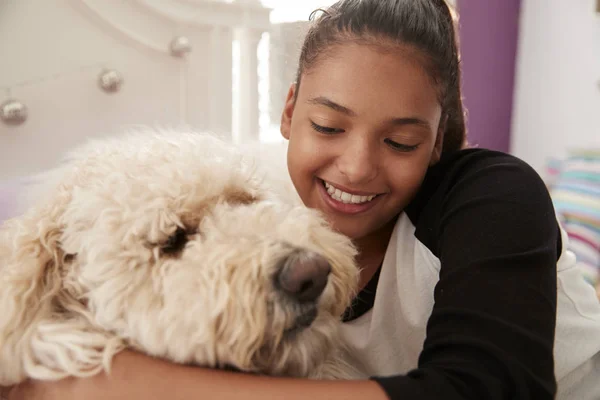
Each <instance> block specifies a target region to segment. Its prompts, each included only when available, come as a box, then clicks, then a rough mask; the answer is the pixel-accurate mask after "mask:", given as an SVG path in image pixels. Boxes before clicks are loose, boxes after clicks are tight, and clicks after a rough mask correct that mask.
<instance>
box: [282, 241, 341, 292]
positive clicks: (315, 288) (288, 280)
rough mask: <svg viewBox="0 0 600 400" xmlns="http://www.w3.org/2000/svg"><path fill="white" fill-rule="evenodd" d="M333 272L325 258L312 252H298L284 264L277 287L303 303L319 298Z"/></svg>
mask: <svg viewBox="0 0 600 400" xmlns="http://www.w3.org/2000/svg"><path fill="white" fill-rule="evenodd" d="M330 272H331V266H330V265H329V262H328V261H327V260H326V259H325V257H323V256H321V255H319V254H317V253H314V252H312V251H298V252H295V253H293V254H291V255H290V256H289V257H288V258H286V259H285V260H284V262H283V263H282V266H281V269H280V270H279V273H278V274H277V277H276V282H277V286H279V288H281V290H283V291H284V292H285V293H286V294H288V295H289V296H290V297H292V298H294V299H295V300H297V301H299V302H301V303H308V302H312V301H315V300H317V299H318V298H319V296H320V295H321V293H323V290H325V286H327V279H328V277H329V273H330Z"/></svg>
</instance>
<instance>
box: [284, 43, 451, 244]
mask: <svg viewBox="0 0 600 400" xmlns="http://www.w3.org/2000/svg"><path fill="white" fill-rule="evenodd" d="M328 51H329V54H327V55H326V56H325V57H322V58H320V59H319V60H317V64H315V65H314V67H313V68H311V69H310V70H309V71H308V72H307V73H306V74H305V75H303V76H302V80H301V84H300V87H299V89H298V90H299V92H298V94H297V100H296V101H295V102H294V95H295V90H296V88H295V87H294V86H292V88H291V89H290V92H289V94H288V98H287V102H286V106H285V109H284V111H283V116H282V123H281V132H282V134H283V136H284V137H285V138H286V139H289V150H288V168H289V172H290V175H291V178H292V181H293V183H294V186H295V187H296V190H297V191H298V194H299V195H300V197H301V198H302V201H303V202H304V204H305V205H306V206H308V207H311V208H316V209H319V210H321V211H322V212H324V213H325V215H326V217H327V218H328V220H329V222H330V223H331V224H332V226H333V227H334V229H336V230H338V231H340V232H341V233H343V234H345V235H347V236H349V237H350V238H352V239H361V238H366V237H368V236H370V235H376V234H377V232H380V231H382V229H385V228H386V227H389V226H390V223H393V221H394V219H395V217H396V216H397V215H398V213H399V212H400V211H402V210H403V209H404V207H405V206H406V205H407V204H408V203H409V202H410V201H411V200H412V198H413V196H414V195H415V194H416V192H417V190H418V189H419V186H420V185H421V183H422V181H423V178H424V176H425V173H426V172H427V168H428V167H429V166H430V165H431V164H433V163H435V162H437V161H438V160H439V156H440V153H441V145H442V139H443V137H442V134H441V131H442V129H440V119H441V114H442V109H441V106H440V104H439V102H438V98H437V92H436V89H435V87H434V86H433V84H432V81H431V79H430V77H429V75H427V72H426V71H425V70H424V69H423V68H422V65H421V64H420V61H418V60H420V58H416V57H414V54H415V53H414V52H411V51H410V50H409V49H405V51H402V50H399V51H387V52H383V51H381V50H380V49H377V48H375V47H372V46H367V45H359V44H346V45H342V46H338V47H335V48H330V49H329V50H328Z"/></svg>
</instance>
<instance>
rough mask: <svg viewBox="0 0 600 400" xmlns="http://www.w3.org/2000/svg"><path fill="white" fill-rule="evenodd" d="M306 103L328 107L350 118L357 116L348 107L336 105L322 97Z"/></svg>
mask: <svg viewBox="0 0 600 400" xmlns="http://www.w3.org/2000/svg"><path fill="white" fill-rule="evenodd" d="M308 103H309V104H315V105H320V106H325V107H329V108H331V109H332V110H334V111H337V112H340V113H342V114H346V115H348V116H350V117H356V115H357V114H356V112H354V111H352V110H351V109H349V108H348V107H345V106H343V105H341V104H338V103H336V102H335V101H333V100H330V99H328V98H327V97H324V96H317V97H313V98H310V99H308Z"/></svg>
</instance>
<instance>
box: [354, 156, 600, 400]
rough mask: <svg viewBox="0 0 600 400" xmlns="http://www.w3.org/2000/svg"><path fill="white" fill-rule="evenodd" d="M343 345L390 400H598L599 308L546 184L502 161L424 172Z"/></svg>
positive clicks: (447, 164) (474, 160) (472, 159)
mask: <svg viewBox="0 0 600 400" xmlns="http://www.w3.org/2000/svg"><path fill="white" fill-rule="evenodd" d="M343 335H344V337H345V340H346V342H347V344H348V349H349V351H348V354H347V358H348V360H347V361H349V362H350V363H351V364H352V365H354V366H355V367H356V368H357V369H358V370H359V371H360V374H362V377H371V378H373V379H375V380H376V381H378V382H379V383H380V384H381V385H382V386H383V388H384V390H385V391H386V392H387V393H388V396H389V397H390V398H391V399H396V398H397V399H442V398H443V399H471V398H473V399H475V398H478V399H483V398H485V399H504V398H510V399H536V400H537V399H545V398H549V399H550V398H553V396H554V393H557V397H556V398H557V399H561V400H562V399H573V400H575V399H577V400H580V399H600V302H599V301H598V299H597V297H596V293H595V290H594V289H593V288H592V287H591V285H589V284H588V283H587V282H585V281H584V279H583V276H582V274H581V271H579V270H577V268H575V259H574V255H573V253H572V252H570V251H568V238H567V237H566V235H565V233H564V231H563V230H562V229H560V227H559V226H558V223H557V221H556V217H555V215H554V210H553V207H552V204H551V200H550V198H549V196H548V193H547V191H546V188H545V186H544V184H543V182H542V181H541V179H540V178H539V176H538V175H537V174H536V173H535V172H534V171H533V170H532V169H531V168H530V167H529V166H527V165H526V164H525V163H523V162H522V161H520V160H518V159H516V158H514V157H512V156H509V155H506V154H503V153H497V152H492V151H487V150H479V149H475V150H465V151H461V152H459V153H456V154H453V155H451V156H449V157H446V158H445V159H443V160H442V162H440V163H439V164H438V165H437V166H435V167H433V168H432V169H431V170H430V171H429V173H428V175H427V177H426V179H425V182H424V183H423V187H422V189H421V191H420V193H419V194H418V195H417V196H416V198H415V199H414V201H413V202H412V203H411V205H410V206H409V207H407V209H406V210H405V211H404V212H403V213H402V214H401V215H400V216H399V218H398V221H397V223H396V226H395V230H394V232H393V235H392V238H391V240H390V243H389V245H388V248H387V252H386V255H385V258H384V261H383V264H382V266H381V268H380V270H379V271H378V273H377V274H376V275H375V276H374V277H373V279H372V280H371V282H370V283H369V284H368V285H367V287H366V288H365V289H364V290H363V291H362V292H361V293H360V294H359V296H358V297H357V299H356V300H355V303H354V305H353V307H352V309H351V310H349V314H348V316H347V318H346V322H345V323H344V326H343ZM555 379H556V380H555ZM556 381H557V383H558V389H557V388H556Z"/></svg>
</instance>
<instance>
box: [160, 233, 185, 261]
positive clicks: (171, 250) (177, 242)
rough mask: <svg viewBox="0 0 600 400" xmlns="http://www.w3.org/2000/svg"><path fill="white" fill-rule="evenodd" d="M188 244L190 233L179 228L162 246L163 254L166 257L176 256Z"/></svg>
mask: <svg viewBox="0 0 600 400" xmlns="http://www.w3.org/2000/svg"><path fill="white" fill-rule="evenodd" d="M187 242H188V233H187V232H186V230H185V229H183V228H181V227H178V228H177V230H176V231H175V232H174V233H173V234H172V235H171V236H169V239H167V241H166V242H165V243H164V244H163V245H162V247H161V253H162V254H165V255H174V254H177V253H180V252H181V251H182V250H183V248H184V247H185V245H186V244H187Z"/></svg>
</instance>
